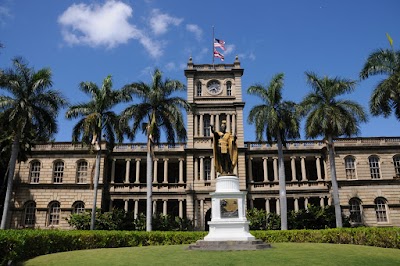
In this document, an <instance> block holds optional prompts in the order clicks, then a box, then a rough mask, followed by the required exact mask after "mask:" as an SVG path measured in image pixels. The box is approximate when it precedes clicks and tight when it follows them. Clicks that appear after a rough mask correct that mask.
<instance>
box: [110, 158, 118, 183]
mask: <svg viewBox="0 0 400 266" xmlns="http://www.w3.org/2000/svg"><path fill="white" fill-rule="evenodd" d="M116 160H117V159H113V160H112V163H111V183H114V182H115V161H116Z"/></svg>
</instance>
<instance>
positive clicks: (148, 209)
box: [146, 135, 153, 232]
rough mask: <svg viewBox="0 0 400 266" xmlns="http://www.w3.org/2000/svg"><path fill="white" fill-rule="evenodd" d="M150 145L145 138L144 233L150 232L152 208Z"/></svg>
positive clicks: (149, 140)
mask: <svg viewBox="0 0 400 266" xmlns="http://www.w3.org/2000/svg"><path fill="white" fill-rule="evenodd" d="M152 157H153V156H152V143H151V138H150V135H148V137H147V158H146V164H147V165H146V185H147V187H146V188H147V190H146V231H147V232H150V231H151V229H152V228H151V222H152V218H153V217H152V216H153V213H152V208H153V200H152V197H153V195H152V194H153V175H152V174H153V158H152Z"/></svg>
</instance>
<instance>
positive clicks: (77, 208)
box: [72, 201, 85, 214]
mask: <svg viewBox="0 0 400 266" xmlns="http://www.w3.org/2000/svg"><path fill="white" fill-rule="evenodd" d="M72 209H73V210H72V211H73V213H75V214H79V213H82V212H84V211H85V203H83V202H82V201H76V202H75V203H74V204H73V205H72Z"/></svg>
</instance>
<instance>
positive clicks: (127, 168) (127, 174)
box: [125, 159, 131, 183]
mask: <svg viewBox="0 0 400 266" xmlns="http://www.w3.org/2000/svg"><path fill="white" fill-rule="evenodd" d="M125 161H126V166H125V183H129V172H130V170H131V159H126V160H125Z"/></svg>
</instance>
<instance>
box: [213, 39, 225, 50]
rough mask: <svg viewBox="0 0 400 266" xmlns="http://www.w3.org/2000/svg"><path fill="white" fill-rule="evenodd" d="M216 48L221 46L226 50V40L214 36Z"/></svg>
mask: <svg viewBox="0 0 400 266" xmlns="http://www.w3.org/2000/svg"><path fill="white" fill-rule="evenodd" d="M214 48H221V49H222V50H224V51H225V42H224V41H223V40H220V39H216V38H214Z"/></svg>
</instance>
